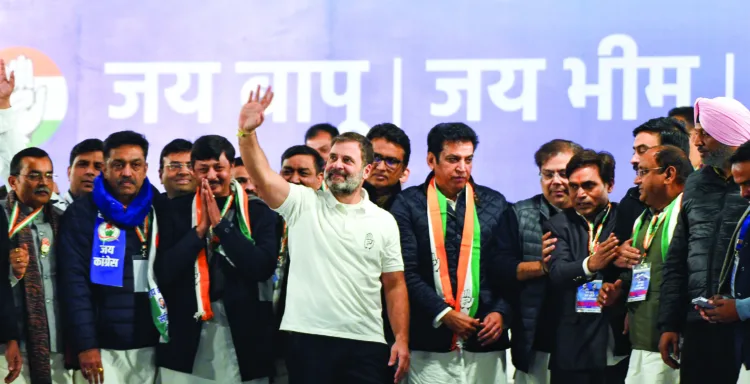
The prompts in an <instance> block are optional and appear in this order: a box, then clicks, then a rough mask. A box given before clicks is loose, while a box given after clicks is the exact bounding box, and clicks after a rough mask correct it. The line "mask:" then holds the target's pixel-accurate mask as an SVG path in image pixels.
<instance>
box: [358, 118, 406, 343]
mask: <svg viewBox="0 0 750 384" xmlns="http://www.w3.org/2000/svg"><path fill="white" fill-rule="evenodd" d="M367 138H368V139H369V140H370V142H371V143H372V149H373V150H374V151H375V156H374V162H373V163H372V166H373V167H372V174H371V175H370V177H369V178H368V179H367V181H366V182H365V189H366V190H367V193H368V195H369V196H370V201H372V202H373V203H375V205H377V206H378V207H380V208H383V209H385V210H386V211H387V210H390V208H391V206H392V205H393V201H394V200H395V199H396V196H397V195H398V194H399V192H401V181H400V179H401V177H402V176H403V175H404V172H405V171H406V168H407V167H408V166H409V157H410V156H411V142H410V141H409V136H407V135H406V132H404V131H403V130H402V129H401V128H399V127H397V126H396V125H394V124H390V123H383V124H378V125H376V126H374V127H372V129H370V132H368V133H367ZM386 335H387V334H386Z"/></svg>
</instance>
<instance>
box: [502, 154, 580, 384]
mask: <svg viewBox="0 0 750 384" xmlns="http://www.w3.org/2000/svg"><path fill="white" fill-rule="evenodd" d="M582 150H583V148H581V146H580V145H578V144H576V143H574V142H572V141H569V140H562V139H555V140H551V141H548V142H546V143H544V144H542V146H541V147H539V149H538V150H537V151H536V153H534V162H535V163H536V166H537V168H538V169H539V184H540V185H541V187H542V191H541V192H542V193H540V194H538V195H536V196H533V197H530V198H528V199H525V200H522V201H519V202H517V203H515V204H513V207H512V209H506V210H505V214H504V215H503V221H502V223H501V225H500V228H502V230H501V231H500V236H499V238H498V243H499V244H500V252H499V256H500V257H498V258H497V259H496V260H497V265H496V266H495V270H496V271H497V273H498V274H499V275H500V276H501V278H500V280H502V281H503V282H504V283H506V284H508V285H514V284H515V283H516V282H519V283H520V292H519V293H520V294H519V295H518V296H517V297H516V299H517V300H518V303H517V305H516V307H517V308H518V310H519V312H520V314H521V315H520V316H514V318H513V325H512V327H513V343H512V347H511V353H512V356H513V365H514V366H515V367H516V374H515V378H514V379H515V382H516V383H517V384H526V383H548V382H549V381H550V376H549V369H548V368H547V367H548V365H549V357H550V353H551V352H552V345H553V340H554V333H555V323H554V322H555V317H554V315H553V314H554V305H555V303H554V301H555V300H554V298H553V297H554V292H552V289H553V288H551V287H550V285H549V276H548V275H549V260H550V254H551V253H552V250H553V249H554V248H555V245H554V243H555V242H556V241H557V239H554V238H551V237H550V235H551V234H550V233H546V234H545V233H544V231H542V225H543V223H544V222H546V221H547V220H549V219H550V218H551V217H553V216H555V215H557V214H558V213H560V212H562V210H563V209H565V208H570V207H572V206H573V202H572V200H571V197H570V192H569V189H568V176H567V174H566V173H565V166H566V165H568V162H569V161H570V159H571V158H572V157H573V155H575V154H577V153H580V152H581V151H582Z"/></svg>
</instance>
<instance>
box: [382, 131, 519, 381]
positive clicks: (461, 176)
mask: <svg viewBox="0 0 750 384" xmlns="http://www.w3.org/2000/svg"><path fill="white" fill-rule="evenodd" d="M478 142H479V141H478V138H477V135H476V133H475V132H474V130H473V129H471V128H470V127H469V126H467V125H466V124H463V123H443V124H438V125H436V126H435V127H433V128H432V129H431V130H430V132H429V134H428V135H427V149H428V151H429V152H428V154H427V163H428V165H429V166H430V168H431V169H432V172H431V173H430V174H429V175H428V176H427V179H426V180H425V183H424V184H422V185H420V186H415V187H411V188H408V189H406V190H404V191H403V192H401V193H400V194H399V195H398V196H397V197H396V201H395V203H394V204H393V207H392V208H391V213H392V214H393V216H394V217H395V218H396V222H398V225H399V233H400V235H401V249H402V252H403V257H404V266H405V274H406V284H407V287H408V288H409V301H410V303H411V313H412V319H411V344H410V347H411V350H412V367H411V371H410V372H409V383H411V384H425V383H446V384H450V383H461V382H463V381H462V380H466V382H471V383H504V382H505V380H506V375H505V349H507V348H508V347H509V341H508V335H507V332H506V331H505V329H506V328H508V326H509V325H510V321H511V319H510V305H509V304H508V302H507V301H506V300H505V299H504V298H503V297H502V295H501V292H499V290H497V289H495V288H494V287H493V285H492V284H491V283H490V281H491V279H490V268H489V266H490V265H492V264H493V263H494V260H493V259H494V258H495V257H497V256H496V255H497V244H496V241H495V240H494V239H495V238H496V236H497V235H498V232H499V230H500V227H499V222H500V217H501V216H502V215H503V212H504V211H505V209H507V208H508V203H507V202H506V200H505V197H504V196H503V195H502V194H500V193H499V192H497V191H494V190H492V189H490V188H487V187H484V186H480V185H477V184H475V183H474V181H473V180H472V179H471V171H472V166H473V160H474V151H475V150H476V147H477V144H478ZM389 313H390V311H389ZM462 378H463V379H462Z"/></svg>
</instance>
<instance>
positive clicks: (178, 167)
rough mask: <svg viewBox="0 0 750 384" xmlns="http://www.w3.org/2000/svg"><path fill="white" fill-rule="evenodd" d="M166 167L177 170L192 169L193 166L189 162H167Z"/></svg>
mask: <svg viewBox="0 0 750 384" xmlns="http://www.w3.org/2000/svg"><path fill="white" fill-rule="evenodd" d="M167 168H169V170H170V171H179V170H181V169H182V168H185V169H192V168H193V166H192V165H191V164H190V163H179V162H173V163H169V164H167Z"/></svg>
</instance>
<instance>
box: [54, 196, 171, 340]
mask: <svg viewBox="0 0 750 384" xmlns="http://www.w3.org/2000/svg"><path fill="white" fill-rule="evenodd" d="M161 204H162V198H161V197H160V196H159V193H158V192H157V191H156V190H155V191H154V200H153V205H154V207H155V208H156V209H158V210H160V209H161ZM97 212H98V209H97V207H96V205H95V204H94V201H93V198H92V197H91V195H90V194H89V195H88V196H86V197H82V198H80V199H78V200H76V201H74V202H73V204H71V205H70V206H69V207H68V209H67V210H65V214H64V215H63V218H62V222H61V223H60V229H59V234H58V237H59V240H58V263H57V265H58V271H57V274H58V277H59V279H60V284H58V289H59V290H60V295H61V297H62V303H63V306H62V309H63V320H64V326H65V327H66V330H67V334H68V336H69V337H70V341H71V344H72V349H73V351H72V352H73V353H75V354H76V355H77V354H79V353H81V352H83V351H86V350H89V349H94V348H99V349H114V350H129V349H138V348H144V347H153V346H155V345H156V344H157V343H158V342H159V334H158V332H157V330H156V328H155V327H154V323H153V320H152V317H151V309H150V307H149V299H148V293H147V292H142V293H136V292H134V278H133V257H132V255H135V254H140V253H141V243H140V240H138V236H137V235H136V232H135V229H134V228H120V229H121V230H123V231H124V232H125V239H126V248H125V260H124V261H125V265H124V272H123V286H122V287H110V286H103V285H97V284H93V283H92V282H91V278H90V273H91V252H92V248H93V241H94V226H95V221H96V217H97Z"/></svg>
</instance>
